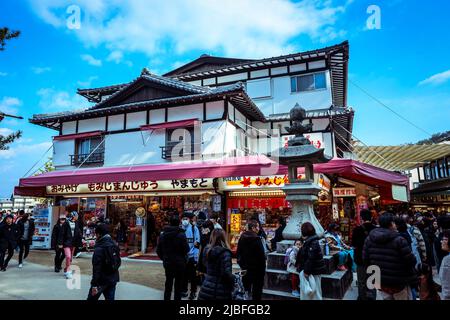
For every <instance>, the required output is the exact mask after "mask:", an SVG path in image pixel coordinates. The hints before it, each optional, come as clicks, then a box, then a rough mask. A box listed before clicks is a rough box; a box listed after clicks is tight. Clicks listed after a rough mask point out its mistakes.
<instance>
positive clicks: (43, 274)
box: [0, 260, 163, 300]
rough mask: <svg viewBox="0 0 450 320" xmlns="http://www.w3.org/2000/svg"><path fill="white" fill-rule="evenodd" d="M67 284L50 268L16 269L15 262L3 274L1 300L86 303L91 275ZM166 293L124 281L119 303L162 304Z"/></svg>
mask: <svg viewBox="0 0 450 320" xmlns="http://www.w3.org/2000/svg"><path fill="white" fill-rule="evenodd" d="M79 279H80V280H79V281H76V280H73V281H71V280H66V279H65V278H64V277H63V273H55V272H54V271H53V270H52V268H49V267H48V266H43V265H38V264H34V263H30V262H28V263H26V264H25V265H24V267H23V269H19V268H17V262H16V261H14V260H12V261H11V262H10V267H9V268H8V270H7V271H6V272H1V273H0V299H2V300H3V299H5V300H6V299H7V300H11V299H14V300H46V299H50V300H85V299H86V297H87V293H88V290H89V283H90V279H91V277H90V275H87V274H82V275H81V277H80V278H79ZM162 298H163V292H162V291H160V290H157V289H152V288H149V287H145V286H143V285H138V284H134V283H129V282H124V281H121V282H120V283H119V284H118V285H117V291H116V299H117V300H161V299H162Z"/></svg>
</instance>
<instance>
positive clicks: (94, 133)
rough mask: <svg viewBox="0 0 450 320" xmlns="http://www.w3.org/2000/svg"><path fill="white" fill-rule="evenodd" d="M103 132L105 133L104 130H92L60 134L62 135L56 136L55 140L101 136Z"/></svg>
mask: <svg viewBox="0 0 450 320" xmlns="http://www.w3.org/2000/svg"><path fill="white" fill-rule="evenodd" d="M102 133H103V131H90V132H83V133H74V134H64V135H60V136H54V137H53V140H71V139H81V138H89V137H97V136H101V135H102Z"/></svg>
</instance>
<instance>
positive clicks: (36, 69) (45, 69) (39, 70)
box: [31, 67, 52, 74]
mask: <svg viewBox="0 0 450 320" xmlns="http://www.w3.org/2000/svg"><path fill="white" fill-rule="evenodd" d="M31 70H32V71H33V72H34V73H35V74H41V73H44V72H48V71H51V70H52V68H50V67H31Z"/></svg>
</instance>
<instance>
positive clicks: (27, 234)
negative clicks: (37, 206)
mask: <svg viewBox="0 0 450 320" xmlns="http://www.w3.org/2000/svg"><path fill="white" fill-rule="evenodd" d="M17 227H18V228H19V233H20V237H19V268H22V266H23V264H22V262H23V260H24V259H26V258H27V257H28V253H29V252H30V246H31V244H32V242H33V235H34V230H35V227H34V221H33V220H32V219H30V218H29V214H28V213H25V214H24V215H23V216H22V219H20V220H19V222H17Z"/></svg>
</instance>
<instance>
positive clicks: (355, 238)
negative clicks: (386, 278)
mask: <svg viewBox="0 0 450 320" xmlns="http://www.w3.org/2000/svg"><path fill="white" fill-rule="evenodd" d="M360 216H361V220H362V224H361V225H360V226H357V227H356V228H355V229H353V234H352V247H353V248H354V259H355V264H356V276H357V279H358V300H376V298H377V291H376V289H369V288H367V283H366V282H367V271H366V268H365V267H364V263H363V257H362V251H363V247H364V241H366V238H367V236H368V235H369V233H370V231H372V230H373V229H375V228H376V226H375V225H374V224H373V223H372V213H371V212H370V211H369V210H367V209H363V210H361V211H360Z"/></svg>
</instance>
